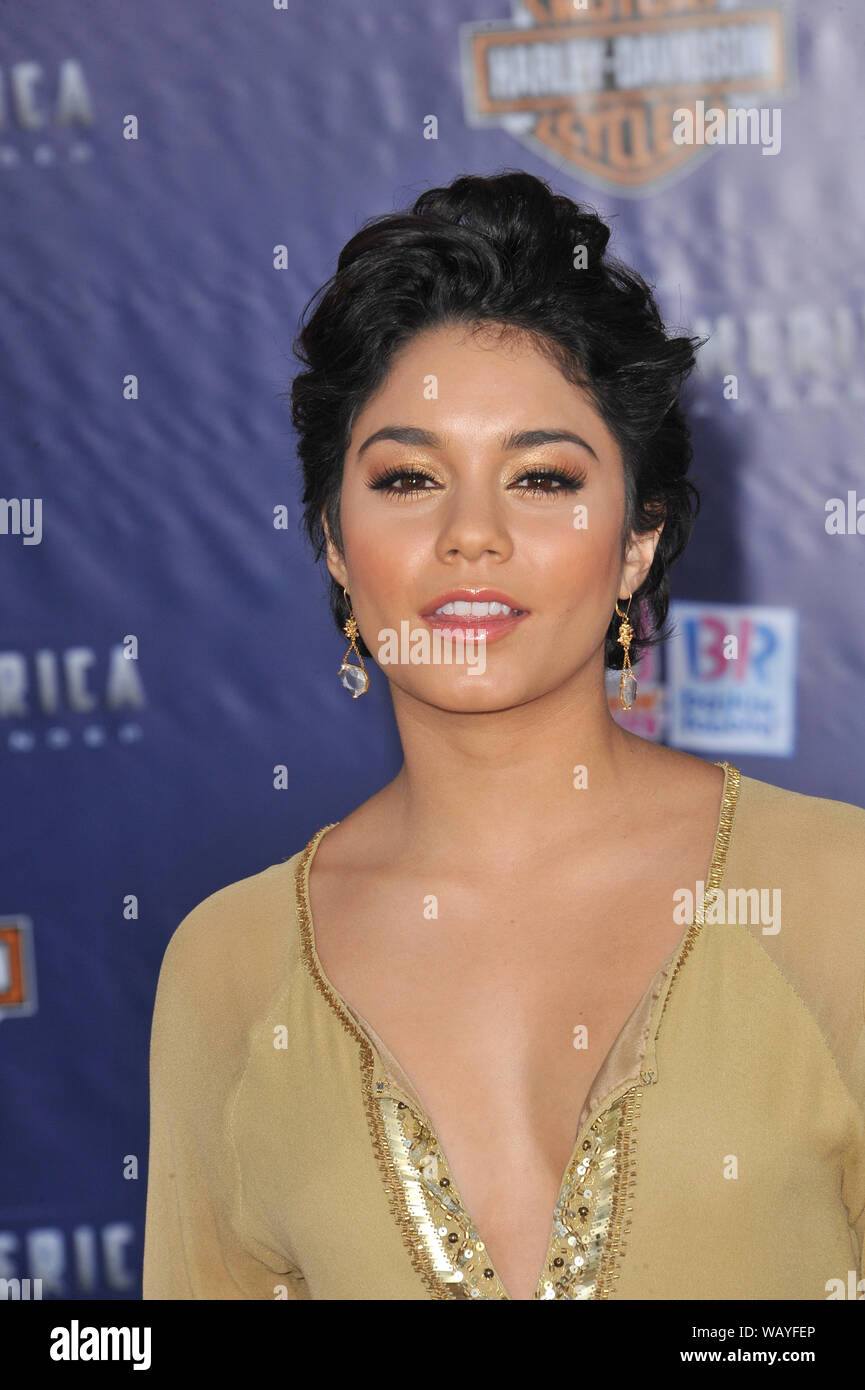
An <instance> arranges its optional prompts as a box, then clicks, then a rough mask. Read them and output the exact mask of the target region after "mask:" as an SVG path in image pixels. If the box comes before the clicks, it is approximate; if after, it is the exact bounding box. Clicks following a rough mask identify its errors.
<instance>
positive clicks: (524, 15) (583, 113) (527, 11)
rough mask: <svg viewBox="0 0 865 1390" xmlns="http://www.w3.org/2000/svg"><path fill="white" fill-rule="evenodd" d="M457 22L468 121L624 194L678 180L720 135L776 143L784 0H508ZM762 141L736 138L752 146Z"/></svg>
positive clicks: (785, 62)
mask: <svg viewBox="0 0 865 1390" xmlns="http://www.w3.org/2000/svg"><path fill="white" fill-rule="evenodd" d="M513 4H514V8H513V22H512V23H511V24H503V23H500V22H496V21H489V22H481V23H470V24H464V25H462V26H461V29H460V47H461V59H462V70H463V93H464V98H465V108H466V118H467V120H468V122H469V124H471V125H497V126H501V127H503V128H504V129H505V130H507V131H508V132H509V133H510V134H511V135H513V136H514V137H515V138H516V139H518V140H521V141H522V142H523V143H524V144H525V145H527V146H528V147H529V148H530V149H532V150H534V152H535V153H536V154H539V155H541V156H542V157H543V158H545V159H547V160H549V161H550V162H551V163H553V164H554V165H555V167H556V168H557V169H560V168H561V167H562V164H563V162H564V163H565V164H566V165H570V166H571V169H572V171H573V173H574V174H575V176H576V177H578V178H580V179H581V180H583V181H584V182H586V183H590V184H592V185H594V186H596V187H599V188H602V189H606V190H608V191H610V192H613V193H618V194H619V195H624V196H627V197H643V196H646V195H647V194H650V193H654V192H656V191H658V190H659V189H661V188H664V187H667V186H669V185H670V184H672V183H675V182H677V181H678V180H679V179H680V178H682V177H683V176H684V175H685V174H686V173H689V172H691V171H692V170H694V169H696V168H697V167H698V166H699V165H700V164H701V163H702V162H703V160H705V159H706V158H708V157H709V156H710V155H711V154H713V153H714V152H715V150H716V149H717V146H718V145H719V144H757V145H760V146H761V147H762V150H763V153H765V154H775V153H777V152H778V149H779V148H780V116H781V110H780V108H779V107H777V106H773V107H769V106H768V105H767V101H768V98H770V97H771V98H773V99H774V98H778V97H783V96H791V95H792V84H793V80H794V78H793V71H794V62H795V59H794V49H793V41H792V35H791V29H792V24H791V22H790V17H789V11H788V8H787V6H786V5H785V6H783V7H782V6H779V5H777V4H776V5H768V6H766V5H761V6H747V7H745V8H738V9H732V8H731V7H730V4H729V3H726V4H725V3H724V0H513ZM758 153H759V151H758V150H749V151H742V154H743V155H746V156H754V155H755V154H758Z"/></svg>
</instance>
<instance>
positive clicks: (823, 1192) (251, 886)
mask: <svg viewBox="0 0 865 1390" xmlns="http://www.w3.org/2000/svg"><path fill="white" fill-rule="evenodd" d="M719 766H723V768H724V772H725V783H724V794H723V799H722V804H721V810H720V816H719V821H718V827H717V834H716V839H715V846H714V852H713V855H712V860H711V864H710V866H709V867H708V871H707V874H706V879H705V885H706V889H705V891H706V897H705V900H704V902H703V903H702V904H701V906H700V910H699V911H698V912H697V915H696V917H695V920H694V921H693V922H692V924H691V925H690V926H687V927H685V926H684V925H683V936H682V939H681V941H680V943H679V946H678V947H677V948H676V950H675V951H674V952H673V953H672V954H671V956H670V957H669V959H668V961H667V962H666V964H665V965H664V966H663V967H662V969H661V970H660V971H659V972H658V974H657V975H656V976H655V978H654V980H652V981H651V982H650V984H649V986H648V988H647V990H646V992H645V994H644V996H643V998H642V1000H641V1001H640V1003H639V1004H638V1005H637V1007H636V1008H635V1010H634V1012H633V1013H632V1015H631V1017H630V1018H629V1020H628V1021H627V1023H626V1024H625V1026H624V1027H623V1029H622V1031H621V1033H620V1034H619V1037H618V1038H617V1040H616V1042H615V1043H614V1044H613V1047H612V1048H611V1049H610V1052H609V1053H608V1055H607V1057H606V1059H605V1061H604V1063H603V1065H602V1066H601V1069H600V1071H599V1072H598V1075H597V1076H596V1078H595V1081H594V1083H593V1085H592V1088H591V1091H590V1094H589V1096H588V1098H587V1100H586V1104H585V1106H584V1108H583V1112H582V1114H581V1115H580V1117H579V1120H578V1122H577V1125H576V1129H575V1134H574V1148H573V1152H572V1156H571V1159H570V1162H569V1164H568V1166H567V1169H566V1171H565V1173H564V1175H563V1179H562V1183H561V1188H560V1192H559V1197H558V1201H557V1204H556V1207H555V1210H554V1211H552V1212H551V1213H550V1238H549V1245H548V1249H547V1257H546V1260H545V1262H544V1266H543V1269H542V1270H541V1273H540V1278H539V1280H538V1285H537V1288H536V1290H535V1295H534V1296H535V1298H538V1299H545V1298H557V1299H601V1298H616V1299H686V1298H697V1299H757V1298H770V1299H825V1298H827V1297H829V1291H830V1290H831V1289H832V1288H833V1287H836V1286H835V1285H833V1284H832V1283H831V1281H833V1280H838V1281H841V1282H842V1284H843V1285H844V1286H845V1287H849V1286H850V1284H851V1280H853V1279H854V1276H855V1281H858V1279H860V1278H861V1277H862V1248H863V1240H865V906H863V882H865V810H863V809H861V808H860V807H858V806H854V805H851V804H849V803H847V802H840V801H831V800H828V799H825V798H820V797H811V796H804V795H801V794H799V793H796V792H789V791H786V790H783V789H782V788H779V787H775V786H773V785H771V784H770V783H767V782H761V781H758V780H756V779H753V778H749V777H744V776H742V775H741V774H740V773H739V772H738V771H737V769H736V768H733V767H731V766H730V765H729V764H727V763H723V764H719ZM331 828H332V827H330V826H325V827H323V828H322V829H321V830H319V831H318V832H317V833H316V834H315V835H314V836H313V838H312V839H311V840H310V841H309V843H308V844H307V845H306V847H305V848H304V849H303V850H301V851H298V852H297V853H296V854H294V855H292V856H291V858H289V859H287V860H285V861H283V862H282V863H279V864H272V865H271V866H270V867H269V868H266V869H264V870H262V871H261V872H259V873H256V874H253V875H252V876H251V877H249V878H245V879H241V880H239V881H238V882H236V883H231V884H229V885H228V886H227V887H225V888H222V889H220V890H219V891H217V892H215V893H213V894H212V895H211V896H210V897H209V898H206V899H205V900H204V901H203V902H201V903H199V904H198V906H196V907H195V908H193V910H192V911H191V912H190V913H189V914H188V915H187V916H186V917H185V918H184V919H183V921H182V922H181V923H180V925H179V926H178V928H177V930H176V931H175V932H174V935H173V936H172V938H171V940H170V942H169V944H168V947H167V949H166V952H165V957H164V960H163V964H162V969H161V972H160V977H159V985H158V990H157V996H156V1005H155V1010H154V1017H153V1030H152V1038H151V1112H150V1113H151V1131H150V1165H149V1173H148V1189H147V1215H146V1230H145V1249H144V1270H143V1285H144V1298H145V1299H196V1298H200V1299H280V1298H288V1299H429V1298H445V1299H450V1298H493V1299H502V1298H507V1297H508V1292H507V1289H506V1288H505V1286H504V1285H503V1284H502V1282H501V1280H500V1278H499V1277H498V1274H497V1273H496V1270H495V1269H494V1268H493V1267H492V1265H491V1263H490V1261H489V1259H488V1257H487V1255H486V1251H485V1249H484V1245H483V1232H478V1231H477V1230H476V1229H475V1227H474V1225H473V1223H472V1219H471V1216H470V1214H469V1213H468V1212H467V1211H466V1210H465V1208H464V1206H463V1204H462V1201H461V1199H460V1194H459V1192H458V1190H457V1188H456V1185H455V1183H454V1180H453V1177H452V1175H451V1173H450V1170H449V1167H448V1161H447V1155H446V1154H445V1153H444V1152H443V1150H442V1148H441V1145H440V1144H439V1143H438V1141H437V1138H436V1135H435V1133H434V1130H433V1128H432V1126H431V1124H430V1121H429V1119H428V1117H427V1116H426V1115H425V1113H424V1108H423V1105H422V1104H421V1102H420V1100H419V1098H418V1096H417V1095H416V1094H415V1091H414V1088H413V1086H412V1083H411V1080H410V1078H409V1077H408V1076H406V1075H405V1073H404V1072H403V1071H402V1069H401V1067H400V1065H399V1063H398V1061H397V1059H396V1058H394V1057H393V1056H391V1054H390V1053H389V1052H388V1050H387V1048H386V1046H385V1045H384V1043H383V1041H382V1039H380V1038H378V1037H377V1036H376V1034H375V1033H374V1032H373V1029H372V1028H371V1027H370V1025H369V1024H368V1023H367V1022H366V1021H365V1020H364V1019H362V1018H361V1017H360V1016H359V1015H358V1014H357V1013H356V1011H355V1010H354V1009H352V1008H351V1007H350V1006H349V1005H348V1003H347V1002H346V1001H345V1000H344V999H343V998H342V997H341V995H340V994H339V993H338V992H337V991H336V990H335V989H334V988H333V987H332V986H331V984H330V982H329V981H328V980H327V978H326V976H325V974H324V971H323V969H322V966H321V962H320V961H319V959H318V955H317V952H316V949H315V940H314V936H313V927H312V922H311V919H310V910H309V899H308V875H309V865H310V860H311V857H312V855H313V854H314V853H315V849H316V846H317V844H318V843H319V841H320V839H321V837H322V836H323V835H324V834H326V833H327V831H328V830H329V829H331ZM748 890H750V892H749V891H748ZM776 890H777V891H776ZM761 893H762V898H761ZM770 905H772V906H773V907H774V919H775V920H774V923H772V912H770V910H769V907H770ZM778 906H780V918H779V917H778V912H777V908H778ZM519 1200H520V1194H519V1192H515V1193H514V1201H519Z"/></svg>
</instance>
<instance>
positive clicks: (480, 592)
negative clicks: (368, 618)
mask: <svg viewBox="0 0 865 1390" xmlns="http://www.w3.org/2000/svg"><path fill="white" fill-rule="evenodd" d="M472 603H476V604H478V603H483V604H504V605H506V606H507V607H508V608H509V609H510V610H511V611H510V612H509V613H495V612H493V613H490V612H489V610H487V612H486V613H483V614H478V613H472V612H471V610H470V609H469V611H468V612H462V613H438V612H436V609H438V608H443V607H444V606H445V605H446V604H454V605H457V604H460V605H469V604H472ZM528 616H529V610H528V609H527V608H523V607H522V605H521V604H519V603H518V602H517V600H516V599H515V598H513V596H512V595H510V594H506V593H504V591H503V590H501V589H448V590H447V591H446V592H445V593H443V594H439V595H438V597H437V598H434V599H433V601H432V603H430V604H429V605H428V606H427V607H426V608H425V609H424V610H423V611H422V612H421V613H420V614H419V617H420V618H422V619H423V621H424V622H425V623H427V625H428V626H429V627H431V628H433V629H434V630H436V629H437V630H439V631H441V632H454V633H457V632H459V633H462V634H463V636H464V637H468V636H469V635H471V636H472V637H474V638H475V639H476V640H478V641H483V642H486V643H490V642H495V641H497V640H498V639H499V638H500V637H505V636H506V635H507V634H508V633H509V632H511V631H512V630H513V628H515V627H517V625H518V624H519V623H522V622H524V621H525V619H526V618H527V617H528Z"/></svg>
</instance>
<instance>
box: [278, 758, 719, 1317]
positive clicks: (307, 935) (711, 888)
mask: <svg viewBox="0 0 865 1390" xmlns="http://www.w3.org/2000/svg"><path fill="white" fill-rule="evenodd" d="M713 766H715V767H720V768H723V771H724V783H723V787H722V789H721V798H720V805H719V808H718V816H717V823H716V828H715V838H714V842H713V846H712V852H711V857H710V860H709V866H708V869H707V871H706V876H705V879H704V880H703V887H704V895H703V900H702V901H701V902H700V904H699V906H698V908H697V910H696V912H695V915H694V918H693V920H692V921H691V922H690V924H689V925H688V927H687V928H686V930H685V932H684V935H683V936H682V938H681V939H680V941H679V944H678V946H677V947H675V949H674V950H673V952H672V953H671V955H669V956H668V957H667V960H666V962H665V965H664V966H662V967H660V968H659V970H658V971H656V972H655V975H653V977H652V979H651V980H650V981H649V983H648V984H647V986H646V990H644V992H643V994H642V995H641V997H640V1000H639V1001H638V1003H637V1004H636V1005H635V1006H634V1009H633V1010H632V1011H631V1013H629V1015H628V1017H627V1019H626V1020H625V1022H624V1023H623V1024H622V1027H621V1029H620V1030H619V1032H618V1034H617V1035H616V1038H615V1040H614V1042H613V1043H612V1045H611V1047H610V1049H609V1050H608V1052H607V1054H606V1056H605V1058H604V1059H603V1060H602V1061H601V1064H600V1066H599V1068H598V1070H597V1072H596V1073H595V1076H594V1078H593V1080H592V1083H591V1085H590V1087H589V1089H588V1091H587V1093H586V1103H588V1102H589V1100H590V1098H591V1096H592V1094H593V1092H594V1090H595V1086H596V1084H597V1082H598V1080H599V1078H600V1076H601V1073H602V1071H603V1069H604V1065H605V1062H606V1057H608V1056H609V1055H610V1053H611V1052H612V1051H613V1049H614V1048H616V1047H617V1045H618V1043H619V1041H620V1039H621V1038H622V1036H623V1034H624V1032H625V1030H626V1028H627V1027H628V1024H629V1023H630V1021H631V1019H632V1018H633V1016H634V1014H635V1013H636V1011H637V1009H638V1008H639V1006H640V1003H642V1001H643V1000H644V999H645V997H646V994H647V992H648V991H649V989H651V987H652V985H653V984H654V983H655V981H656V980H657V977H658V975H659V974H660V973H661V971H662V970H663V971H664V972H665V978H666V986H665V987H664V986H663V985H662V987H661V988H660V990H659V991H658V993H657V995H656V998H655V1001H654V1004H653V1006H652V1009H651V1011H650V1015H649V1021H648V1031H647V1044H646V1049H645V1052H644V1056H643V1062H644V1065H647V1064H648V1061H649V1057H650V1056H651V1059H652V1060H654V1044H655V1041H656V1039H657V1035H658V1032H659V1030H660V1020H661V1017H662V1016H663V1014H664V1012H665V1010H666V1005H667V997H668V995H669V992H670V989H671V988H672V985H673V982H674V981H675V979H676V978H677V976H678V975H679V972H680V970H681V968H682V966H683V964H684V961H685V959H686V958H687V957H688V955H689V954H690V952H691V949H692V947H693V945H694V941H695V939H696V937H697V936H698V935H699V932H700V928H701V927H702V925H703V921H704V915H705V899H706V897H707V896H708V894H709V893H710V892H715V891H717V890H718V889H719V887H720V884H721V881H722V879H723V877H724V874H725V870H726V862H727V851H728V848H729V842H730V835H731V831H732V826H733V817H734V812H735V809H736V805H737V802H738V789H739V782H740V773H739V772H738V769H736V768H734V767H732V766H731V765H730V764H729V763H727V762H715V763H714V764H713ZM339 824H340V822H339V821H332V822H331V823H330V824H329V825H325V826H322V828H321V829H320V830H318V831H317V832H316V833H315V835H314V836H313V837H312V839H311V840H310V841H309V843H308V844H307V846H306V848H305V850H304V851H303V852H302V853H301V856H300V859H299V862H298V865H297V869H296V880H295V882H296V902H297V912H298V921H299V925H300V929H301V938H302V944H303V950H302V951H301V956H302V958H303V962H304V965H305V966H306V969H307V970H308V972H309V973H310V975H311V976H312V978H313V980H314V982H315V983H316V985H317V986H318V988H319V989H320V991H321V993H322V994H323V995H324V996H325V998H326V999H327V1000H328V1002H329V1003H330V1005H331V1007H332V1008H333V1009H334V1010H335V1011H336V1013H337V1014H338V1015H339V1016H340V1018H341V1021H342V1023H343V1026H344V1027H347V1028H348V1031H349V1032H356V1033H357V1034H358V1035H359V1036H360V1038H361V1039H362V1040H363V1042H364V1043H365V1045H366V1047H367V1049H368V1051H369V1056H370V1058H371V1059H372V1060H373V1062H374V1067H373V1068H371V1069H367V1084H368V1087H369V1088H370V1091H371V1090H372V1088H373V1086H375V1090H376V1092H377V1093H378V1095H381V1093H382V1092H383V1091H384V1092H385V1096H384V1099H388V1098H389V1097H388V1095H387V1093H388V1092H390V1093H393V1096H394V1098H395V1101H394V1103H395V1105H396V1106H397V1107H398V1109H399V1110H403V1109H405V1108H406V1107H408V1108H409V1109H410V1111H411V1112H412V1114H413V1115H414V1118H415V1121H416V1124H417V1130H418V1134H419V1135H421V1136H423V1137H424V1138H425V1140H426V1141H427V1148H428V1149H432V1150H434V1151H435V1152H437V1154H438V1155H439V1157H440V1161H441V1166H442V1168H443V1170H444V1174H445V1177H444V1179H443V1182H442V1187H444V1186H447V1189H448V1193H447V1198H446V1203H447V1205H448V1206H449V1207H451V1206H452V1205H453V1203H455V1204H456V1206H455V1207H454V1210H460V1211H461V1212H462V1214H463V1215H464V1217H465V1218H466V1222H467V1225H468V1226H469V1227H470V1229H471V1231H472V1232H473V1239H474V1240H475V1243H476V1245H477V1249H478V1251H479V1252H485V1251H486V1245H485V1242H484V1241H483V1238H482V1235H481V1233H480V1231H479V1230H478V1227H477V1224H476V1223H475V1222H474V1220H473V1219H472V1216H471V1213H470V1212H469V1210H468V1208H467V1207H466V1205H465V1203H464V1202H463V1200H462V1197H461V1195H460V1192H459V1188H458V1186H457V1183H456V1181H455V1179H454V1177H453V1169H452V1168H451V1166H450V1161H449V1159H448V1157H447V1154H446V1153H445V1150H444V1148H443V1146H442V1144H441V1143H440V1142H439V1139H438V1133H437V1130H436V1127H435V1125H434V1124H433V1123H432V1120H431V1119H430V1117H429V1114H428V1113H427V1111H426V1109H425V1107H424V1106H423V1105H421V1104H420V1095H419V1092H418V1090H417V1087H416V1086H415V1083H414V1081H413V1080H412V1078H411V1077H410V1076H409V1074H408V1072H407V1071H405V1069H404V1068H403V1066H402V1063H401V1062H400V1061H399V1059H398V1058H397V1057H395V1056H394V1054H393V1053H392V1052H390V1049H389V1048H388V1049H387V1051H388V1052H389V1054H390V1056H392V1057H393V1060H394V1062H396V1064H397V1066H398V1067H399V1069H400V1071H401V1072H402V1074H403V1076H404V1077H405V1079H406V1080H407V1081H408V1082H409V1083H410V1085H411V1087H412V1091H413V1094H409V1093H408V1092H407V1091H406V1090H405V1089H404V1088H403V1087H402V1086H400V1085H399V1084H398V1082H395V1081H394V1080H393V1079H392V1075H391V1069H389V1068H388V1067H387V1066H386V1065H385V1061H384V1058H383V1056H382V1053H381V1049H380V1048H379V1046H378V1045H377V1043H376V1041H375V1040H374V1039H373V1037H371V1036H370V1031H369V1030H370V1029H371V1028H372V1025H371V1024H367V1023H366V1020H364V1018H363V1017H362V1015H360V1014H359V1013H357V1011H356V1010H355V1008H354V1007H353V1005H351V1004H349V1002H348V1000H347V999H346V998H345V996H344V995H343V994H342V992H341V991H340V990H338V989H337V988H336V986H335V985H334V984H333V982H332V981H331V980H330V978H329V976H328V974H327V972H326V971H325V969H324V966H323V965H322V962H321V958H320V957H319V954H318V947H317V945H316V939H315V926H314V922H313V915H312V905H311V902H310V895H309V875H310V870H311V868H312V862H313V860H314V858H315V853H316V850H317V849H318V846H319V844H320V843H321V841H322V839H323V838H324V836H325V835H326V834H327V833H328V832H329V831H331V830H334V829H336V827H337V825H339ZM376 1036H378V1035H377V1034H376ZM382 1041H383V1040H382ZM373 1071H375V1072H377V1073H378V1076H379V1078H380V1079H379V1080H378V1081H377V1082H376V1081H374V1078H373ZM653 1078H654V1071H653V1070H652V1069H649V1070H647V1071H643V1070H641V1072H640V1077H639V1078H638V1079H636V1080H635V1078H634V1077H630V1078H628V1080H629V1081H630V1082H631V1083H632V1084H631V1086H630V1087H629V1088H628V1086H627V1082H622V1083H620V1084H619V1085H617V1086H616V1087H614V1089H613V1090H611V1091H609V1092H608V1093H607V1094H606V1095H604V1096H603V1097H600V1098H597V1099H596V1101H595V1104H594V1105H593V1106H590V1109H589V1111H588V1113H587V1114H586V1116H585V1120H584V1122H583V1124H582V1125H580V1124H579V1119H580V1116H577V1119H576V1122H577V1134H576V1138H575V1141H574V1145H573V1148H572V1149H571V1153H570V1156H569V1158H568V1162H567V1164H566V1166H565V1170H564V1173H563V1174H562V1178H561V1181H560V1183H559V1190H558V1196H557V1199H556V1204H555V1207H554V1209H553V1213H552V1232H551V1235H550V1236H549V1238H548V1241H547V1246H546V1251H545V1254H544V1260H543V1262H542V1264H541V1269H540V1274H539V1277H538V1280H537V1282H536V1284H535V1289H534V1293H533V1295H532V1300H530V1301H534V1300H536V1299H539V1298H543V1297H550V1296H553V1297H554V1296H555V1295H554V1294H552V1295H551V1294H549V1293H542V1292H541V1291H542V1289H543V1288H544V1287H545V1286H546V1287H548V1288H551V1287H552V1285H551V1284H550V1283H549V1281H548V1280H547V1281H545V1279H544V1273H545V1271H546V1270H547V1269H548V1267H549V1264H550V1258H551V1251H552V1250H553V1248H554V1246H555V1245H556V1229H557V1225H558V1224H560V1221H559V1218H560V1213H561V1212H562V1211H563V1209H564V1200H565V1197H566V1196H567V1192H566V1189H567V1188H568V1184H569V1180H573V1177H574V1174H575V1173H576V1174H580V1173H581V1171H583V1170H581V1168H580V1166H579V1165H578V1163H577V1160H578V1159H580V1158H584V1162H585V1163H586V1164H588V1163H589V1161H590V1160H589V1157H588V1156H584V1155H583V1150H590V1148H591V1147H592V1146H593V1145H594V1148H595V1150H596V1153H597V1154H598V1156H599V1158H600V1159H601V1162H603V1159H604V1157H605V1156H604V1155H602V1154H601V1150H602V1147H603V1145H602V1139H601V1138H600V1137H599V1136H600V1133H601V1129H600V1126H599V1120H600V1118H601V1117H602V1116H603V1114H604V1113H605V1110H606V1109H607V1108H608V1107H609V1106H610V1104H611V1102H612V1100H613V1099H619V1098H624V1099H625V1100H627V1099H628V1096H629V1094H630V1092H632V1091H633V1090H634V1089H635V1087H636V1086H638V1085H639V1084H640V1081H642V1082H643V1084H650V1083H651V1081H652V1079H653ZM400 1098H401V1099H400ZM583 1110H585V1103H584V1106H583ZM581 1113H582V1112H581ZM385 1128H386V1130H387V1128H388V1127H387V1126H386V1127H385ZM390 1142H392V1144H393V1145H395V1146H396V1147H397V1148H407V1147H409V1145H410V1141H409V1139H408V1138H407V1136H406V1135H405V1133H404V1129H403V1127H402V1126H401V1125H394V1122H393V1120H392V1121H391V1125H390ZM607 1144H608V1145H609V1138H608V1139H607ZM615 1153H616V1150H615V1148H609V1147H608V1148H607V1154H608V1155H615ZM392 1160H393V1161H394V1163H395V1166H396V1167H397V1169H401V1167H402V1165H401V1163H400V1159H399V1157H398V1156H395V1155H394V1154H393V1151H392ZM608 1166H609V1164H608ZM402 1181H403V1183H405V1174H404V1173H403V1176H402ZM409 1181H410V1182H411V1179H410V1180H409ZM427 1224H429V1223H427ZM562 1230H564V1227H562ZM483 1263H485V1264H486V1265H487V1266H488V1269H487V1270H485V1273H486V1274H487V1275H488V1276H491V1278H492V1279H493V1280H494V1282H495V1285H496V1286H497V1287H499V1288H500V1289H501V1290H502V1295H501V1296H502V1297H504V1298H506V1299H508V1300H511V1294H510V1293H509V1292H508V1290H507V1287H506V1285H505V1284H504V1282H503V1280H502V1279H501V1278H500V1276H499V1275H498V1274H497V1272H496V1271H495V1269H494V1267H492V1262H491V1261H490V1259H489V1256H488V1255H486V1254H484V1258H483ZM556 1263H557V1264H561V1263H562V1261H561V1260H556ZM512 1301H513V1300H512Z"/></svg>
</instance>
